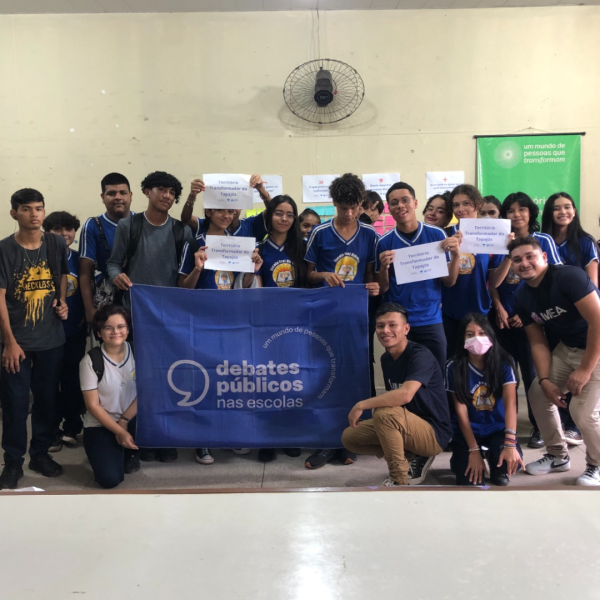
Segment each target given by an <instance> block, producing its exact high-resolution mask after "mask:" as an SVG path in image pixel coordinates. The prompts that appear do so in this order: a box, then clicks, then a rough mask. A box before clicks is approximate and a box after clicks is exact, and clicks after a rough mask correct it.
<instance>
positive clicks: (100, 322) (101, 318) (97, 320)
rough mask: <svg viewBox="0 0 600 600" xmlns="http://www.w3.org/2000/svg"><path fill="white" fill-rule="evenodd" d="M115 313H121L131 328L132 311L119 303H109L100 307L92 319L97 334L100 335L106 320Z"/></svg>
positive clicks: (93, 328)
mask: <svg viewBox="0 0 600 600" xmlns="http://www.w3.org/2000/svg"><path fill="white" fill-rule="evenodd" d="M113 315H121V316H122V317H123V318H124V319H125V323H127V328H128V329H131V313H130V312H129V311H128V310H127V309H126V308H123V307H122V306H119V305H118V304H107V305H106V306H103V307H101V308H99V309H98V310H97V312H96V314H95V315H94V318H93V319H92V330H93V331H94V333H95V334H96V335H98V336H100V331H101V330H102V327H104V324H105V323H106V321H108V319H109V318H110V317H112V316H113Z"/></svg>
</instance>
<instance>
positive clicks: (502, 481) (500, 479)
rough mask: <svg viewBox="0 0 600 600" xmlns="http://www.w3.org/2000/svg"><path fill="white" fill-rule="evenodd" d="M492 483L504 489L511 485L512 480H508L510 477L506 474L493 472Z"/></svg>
mask: <svg viewBox="0 0 600 600" xmlns="http://www.w3.org/2000/svg"><path fill="white" fill-rule="evenodd" d="M490 481H491V482H492V483H493V484H494V485H499V486H502V487H504V486H506V485H508V484H509V483H510V479H509V478H508V475H507V474H506V473H502V472H500V471H496V472H493V473H492V474H491V475H490Z"/></svg>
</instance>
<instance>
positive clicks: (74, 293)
mask: <svg viewBox="0 0 600 600" xmlns="http://www.w3.org/2000/svg"><path fill="white" fill-rule="evenodd" d="M68 252H69V255H68V260H69V274H68V275H67V307H68V309H69V316H68V317H67V320H66V321H63V322H62V324H63V328H64V330H65V336H67V337H71V336H72V335H75V334H76V333H79V331H81V329H82V327H84V326H85V319H84V318H83V316H84V313H85V309H84V307H83V299H82V298H81V290H80V289H79V252H77V251H75V250H69V251H68Z"/></svg>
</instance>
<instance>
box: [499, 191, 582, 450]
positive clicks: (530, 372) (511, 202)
mask: <svg viewBox="0 0 600 600" xmlns="http://www.w3.org/2000/svg"><path fill="white" fill-rule="evenodd" d="M539 212H540V210H539V208H538V207H537V205H536V204H535V202H534V201H533V200H532V199H531V198H530V197H529V196H528V195H527V194H524V193H523V192H515V193H514V194H509V195H508V196H507V197H506V198H505V199H504V202H503V203H502V206H501V209H500V216H501V217H502V218H503V219H510V223H511V229H512V232H513V233H514V234H515V238H521V237H526V236H528V235H531V236H533V237H534V238H535V239H536V240H537V241H538V242H539V244H540V246H541V247H542V248H543V249H544V252H545V253H546V255H547V256H548V262H549V263H550V264H551V265H560V264H561V260H560V256H559V253H558V250H557V249H556V245H555V244H554V241H553V240H552V238H551V237H550V236H549V235H547V234H545V233H539V228H540V225H539V223H538V220H537V218H538V214H539ZM504 263H505V264H508V266H509V270H508V274H507V275H506V278H505V279H504V280H501V281H500V282H498V280H496V281H495V283H499V285H497V287H495V286H494V285H490V295H491V297H492V304H493V308H494V313H495V314H494V315H492V317H494V318H493V320H492V322H493V323H494V324H495V326H496V335H497V336H498V341H499V342H500V345H501V346H502V347H503V348H504V349H505V350H506V351H507V352H508V353H509V354H510V355H511V356H512V357H513V358H514V360H515V362H516V363H517V364H518V365H519V369H521V378H522V379H523V387H524V389H525V396H526V398H527V413H528V416H529V422H530V423H531V427H532V430H531V435H530V436H529V441H528V442H527V445H528V446H529V447H530V448H542V447H543V446H544V441H543V440H542V437H541V435H540V430H539V429H538V426H537V423H536V420H535V416H534V414H533V411H532V410H531V405H530V403H529V387H530V386H531V383H532V381H533V379H534V377H535V365H534V364H533V358H532V356H531V348H530V347H529V341H528V340H527V335H526V334H525V330H524V329H523V324H522V323H521V319H520V318H519V315H518V314H517V309H516V306H515V295H516V293H517V290H518V289H519V288H520V287H521V286H522V285H524V283H523V282H522V281H521V279H519V277H518V276H517V275H515V271H514V269H513V268H512V266H511V262H510V258H509V257H508V255H507V256H506V257H505V258H504ZM569 421H570V419H569ZM572 426H573V427H575V423H572ZM573 435H574V436H575V435H579V433H578V432H574V433H573Z"/></svg>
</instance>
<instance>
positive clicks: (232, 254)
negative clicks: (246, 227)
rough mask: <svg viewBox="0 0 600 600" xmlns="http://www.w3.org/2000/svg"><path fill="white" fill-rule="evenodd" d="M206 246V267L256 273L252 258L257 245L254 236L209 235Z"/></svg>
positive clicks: (214, 269) (216, 269) (215, 269)
mask: <svg viewBox="0 0 600 600" xmlns="http://www.w3.org/2000/svg"><path fill="white" fill-rule="evenodd" d="M206 246H207V248H206V257H207V261H206V263H204V266H205V268H207V269H212V270H213V271H233V272H237V273H254V263H253V262H252V258H251V257H252V253H253V252H254V248H255V247H256V240H255V239H254V238H250V237H236V236H233V235H207V236H206ZM232 283H233V282H232Z"/></svg>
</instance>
